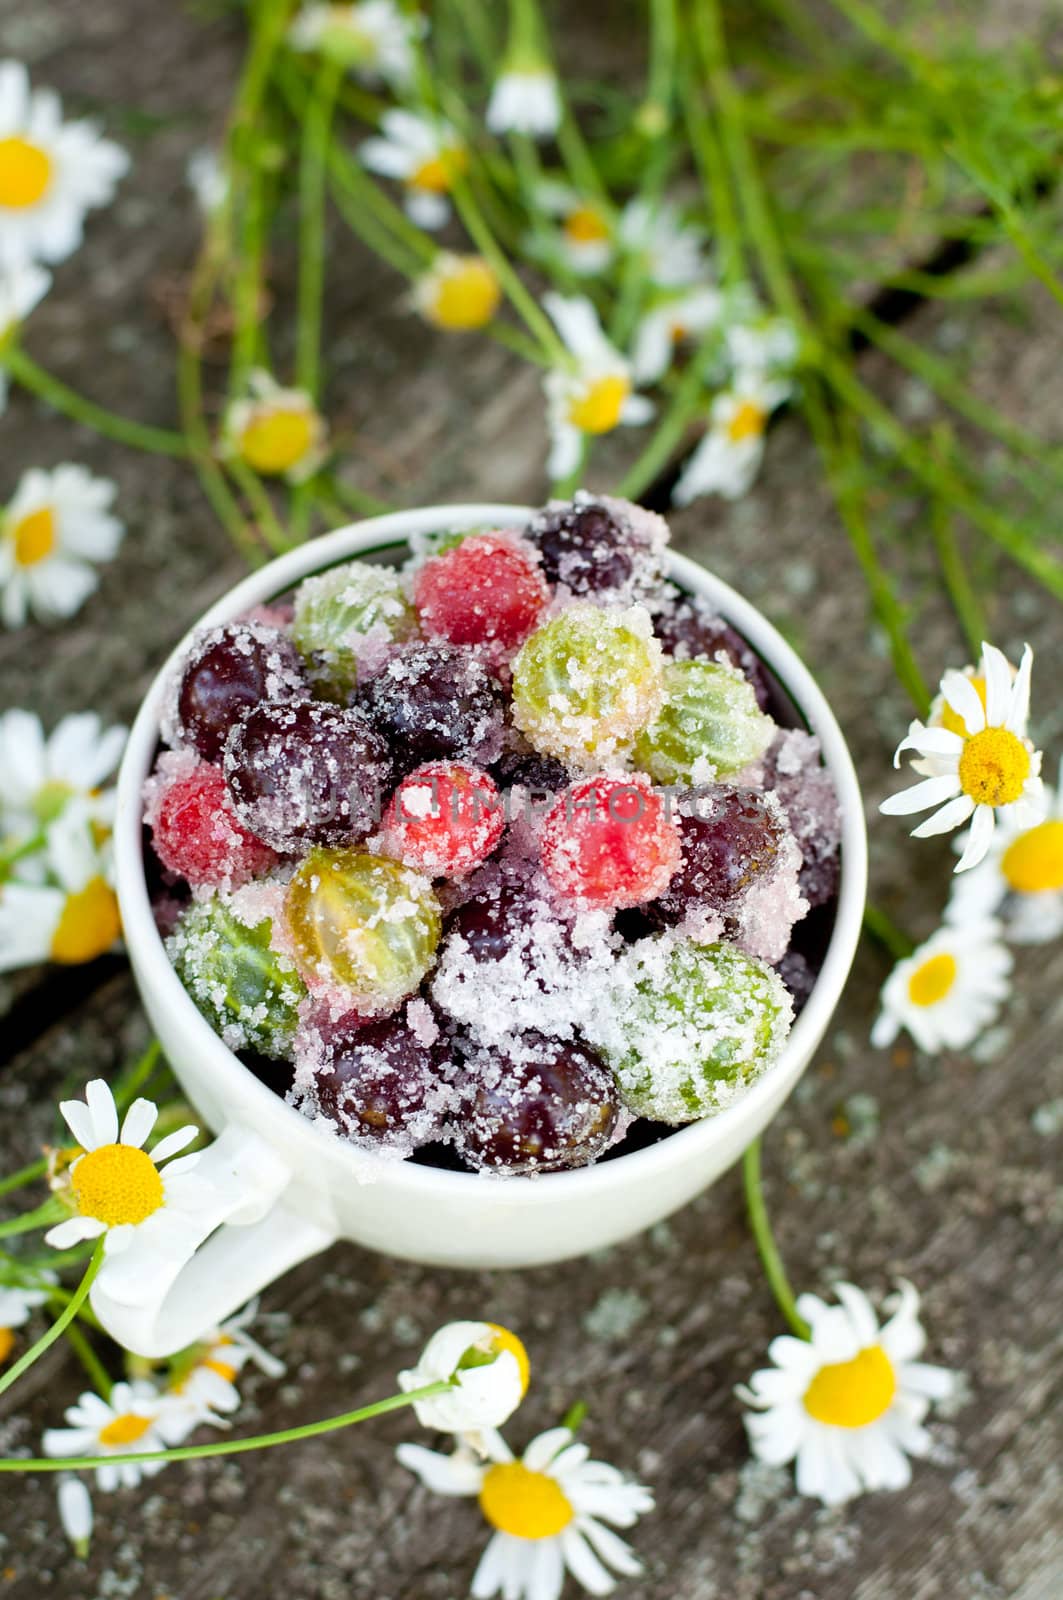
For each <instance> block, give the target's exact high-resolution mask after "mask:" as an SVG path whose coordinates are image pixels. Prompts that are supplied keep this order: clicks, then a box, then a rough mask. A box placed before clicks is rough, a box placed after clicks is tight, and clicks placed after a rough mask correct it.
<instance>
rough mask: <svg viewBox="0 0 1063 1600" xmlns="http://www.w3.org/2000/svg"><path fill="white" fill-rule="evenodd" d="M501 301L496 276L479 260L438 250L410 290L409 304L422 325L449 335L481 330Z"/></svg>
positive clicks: (487, 263) (492, 270) (480, 258)
mask: <svg viewBox="0 0 1063 1600" xmlns="http://www.w3.org/2000/svg"><path fill="white" fill-rule="evenodd" d="M501 299H502V290H501V287H500V286H499V282H498V275H497V273H496V272H495V269H494V268H493V267H492V266H491V264H490V262H488V261H485V260H484V258H483V256H474V255H470V256H459V255H454V254H453V253H452V252H451V251H449V250H441V251H440V252H439V254H438V255H437V256H436V258H435V260H434V261H433V262H432V265H431V266H430V267H429V269H428V271H427V272H425V273H422V275H421V277H420V278H418V280H417V282H416V283H415V284H414V286H413V292H412V295H411V300H412V303H413V306H414V308H415V309H416V310H417V311H419V312H420V313H421V315H422V317H424V319H425V321H426V322H430V323H431V324H432V325H433V327H436V328H446V329H448V330H449V331H451V332H455V333H457V332H464V331H466V330H468V329H471V328H484V327H486V326H487V324H488V323H489V322H490V321H491V319H492V318H493V317H494V315H495V312H496V311H497V310H498V307H499V303H500V301H501Z"/></svg>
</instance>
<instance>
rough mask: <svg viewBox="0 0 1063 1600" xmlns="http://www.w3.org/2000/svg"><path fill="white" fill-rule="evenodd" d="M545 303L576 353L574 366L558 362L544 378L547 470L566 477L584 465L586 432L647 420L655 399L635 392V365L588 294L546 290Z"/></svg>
mask: <svg viewBox="0 0 1063 1600" xmlns="http://www.w3.org/2000/svg"><path fill="white" fill-rule="evenodd" d="M543 307H544V309H545V310H546V311H547V312H548V313H549V316H550V319H551V321H552V322H553V324H554V326H555V327H556V328H557V331H558V333H559V334H560V335H561V338H562V341H563V342H564V345H565V348H566V349H567V350H568V351H569V353H570V354H571V356H572V358H573V359H572V366H571V367H555V368H554V369H553V370H552V371H550V372H548V373H547V374H546V376H545V377H544V379H543V388H544V389H545V391H546V404H547V419H548V423H549V428H550V439H551V448H550V458H549V461H548V463H547V471H548V472H549V473H550V476H551V477H552V478H567V477H568V476H569V474H570V473H572V472H574V471H575V470H576V468H577V467H578V466H579V462H580V455H581V452H582V449H583V439H584V436H585V435H586V434H599V433H611V432H612V431H613V429H614V428H616V427H618V426H620V425H621V424H623V425H627V424H638V423H641V422H647V421H648V420H649V418H650V417H652V415H653V405H652V403H651V402H650V401H649V400H647V399H646V398H645V397H644V396H643V395H637V394H632V392H631V387H632V384H631V368H630V367H629V366H628V363H627V362H626V361H625V360H624V357H623V356H622V355H621V354H620V352H619V350H617V349H615V348H614V346H613V345H611V344H610V342H609V340H608V339H607V338H606V336H605V333H604V332H603V330H602V325H601V323H600V322H599V321H598V313H597V312H596V311H595V309H594V306H593V305H592V304H591V302H590V301H589V300H588V299H586V297H585V296H583V295H576V296H574V297H571V298H566V296H564V295H560V294H554V293H552V292H551V293H549V294H545V295H544V296H543Z"/></svg>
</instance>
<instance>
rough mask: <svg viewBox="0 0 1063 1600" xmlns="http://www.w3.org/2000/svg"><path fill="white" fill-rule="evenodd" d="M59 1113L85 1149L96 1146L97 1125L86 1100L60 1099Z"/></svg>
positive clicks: (91, 1148) (92, 1148)
mask: <svg viewBox="0 0 1063 1600" xmlns="http://www.w3.org/2000/svg"><path fill="white" fill-rule="evenodd" d="M59 1113H60V1115H61V1116H62V1118H63V1121H64V1122H65V1123H66V1125H67V1127H68V1128H69V1129H70V1131H71V1133H72V1134H73V1135H74V1138H75V1139H76V1140H77V1142H78V1144H79V1145H80V1146H81V1148H82V1149H83V1150H94V1149H95V1148H96V1126H95V1123H94V1122H93V1118H92V1112H91V1111H90V1110H89V1108H88V1106H87V1105H86V1104H85V1102H84V1100H60V1102H59Z"/></svg>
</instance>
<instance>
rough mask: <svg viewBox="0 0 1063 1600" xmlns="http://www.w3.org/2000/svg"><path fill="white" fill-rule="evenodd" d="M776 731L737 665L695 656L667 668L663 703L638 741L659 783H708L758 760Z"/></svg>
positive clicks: (639, 753) (645, 765)
mask: <svg viewBox="0 0 1063 1600" xmlns="http://www.w3.org/2000/svg"><path fill="white" fill-rule="evenodd" d="M774 735H775V724H774V722H773V721H772V720H771V718H770V717H769V716H766V715H765V714H764V712H763V711H761V709H760V707H759V706H758V705H757V697H756V695H755V693H754V692H753V686H752V684H751V683H750V682H749V681H748V680H747V679H746V678H744V677H743V676H742V674H741V673H740V672H736V671H735V669H734V668H733V667H728V666H724V665H723V664H722V663H721V662H718V661H707V660H706V659H705V658H704V657H703V656H695V657H693V658H692V659H691V660H689V661H669V662H667V663H666V664H665V668H664V703H663V704H662V706H661V708H660V710H659V712H658V713H657V716H656V718H655V720H654V721H653V722H652V723H651V724H650V726H649V727H648V728H647V729H646V731H645V732H644V733H643V734H642V735H641V737H640V738H639V740H638V741H637V743H636V745H635V762H636V764H637V765H638V766H640V767H641V768H642V769H643V771H644V772H648V773H649V774H650V775H651V777H654V778H656V779H657V781H658V782H659V783H677V782H685V783H708V782H710V781H711V780H712V779H713V778H720V777H726V776H728V775H729V774H730V773H733V772H738V771H740V770H741V768H742V767H747V766H749V764H750V762H752V761H756V760H757V758H758V757H759V756H762V755H763V754H764V752H765V750H766V749H767V748H768V746H769V744H770V743H771V741H772V739H773V737H774Z"/></svg>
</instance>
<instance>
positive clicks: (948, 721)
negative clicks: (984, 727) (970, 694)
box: [941, 678, 986, 739]
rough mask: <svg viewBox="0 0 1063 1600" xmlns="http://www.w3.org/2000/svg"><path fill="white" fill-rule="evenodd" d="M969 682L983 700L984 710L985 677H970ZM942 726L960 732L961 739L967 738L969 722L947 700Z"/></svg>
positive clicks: (983, 708)
mask: <svg viewBox="0 0 1063 1600" xmlns="http://www.w3.org/2000/svg"><path fill="white" fill-rule="evenodd" d="M968 682H969V683H970V685H971V688H972V689H973V690H974V692H975V694H976V695H977V696H978V698H979V700H981V702H982V710H983V711H984V710H985V695H986V688H985V679H984V678H969V679H968ZM941 726H942V727H943V728H947V729H948V731H949V732H950V733H958V734H959V736H960V738H961V739H966V737H967V724H966V723H965V722H964V720H963V718H962V717H961V716H960V714H959V712H958V711H953V709H952V707H951V706H950V705H949V703H948V701H947V700H946V701H945V708H944V710H943V711H942V713H941Z"/></svg>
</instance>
